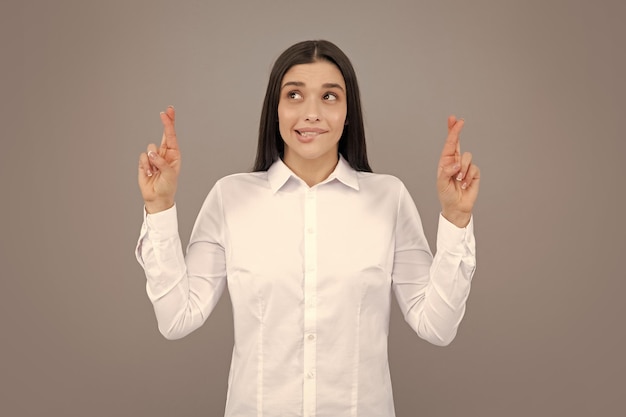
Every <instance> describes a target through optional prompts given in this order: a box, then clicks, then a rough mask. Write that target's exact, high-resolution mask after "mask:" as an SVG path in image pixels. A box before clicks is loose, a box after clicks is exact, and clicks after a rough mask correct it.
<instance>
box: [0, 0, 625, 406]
mask: <svg viewBox="0 0 626 417" xmlns="http://www.w3.org/2000/svg"><path fill="white" fill-rule="evenodd" d="M625 5H626V3H625V2H623V1H619V0H616V1H606V0H605V1H593V2H591V1H555V0H545V1H532V0H529V1H522V0H519V1H510V0H509V1H496V0H493V1H487V0H479V1H472V2H466V1H417V0H415V1H398V0H394V1H386V2H382V1H381V2H378V1H371V2H367V1H349V0H336V1H321V0H320V1H300V0H289V1H284V0H280V1H266V2H261V1H230V2H226V1H223V2H221V1H199V0H198V1H147V0H145V1H133V0H129V1H119V0H115V1H106V2H104V1H99V2H95V1H78V0H76V1H69V0H56V1H55V0H51V1H34V0H33V1H27V2H21V1H13V0H8V1H7V0H4V1H3V2H2V7H1V8H0V12H1V13H0V23H1V24H0V34H1V35H2V46H1V48H2V49H1V50H2V63H1V65H0V71H1V72H2V74H1V77H0V83H1V84H0V86H1V90H0V94H1V96H0V97H1V100H0V102H1V104H0V106H1V107H0V115H1V116H0V117H1V118H2V124H1V127H2V129H1V130H0V134H1V141H2V142H1V147H0V175H1V177H0V178H1V183H0V186H1V189H2V192H1V194H0V195H1V197H0V198H1V202H0V210H1V215H0V227H1V228H0V230H1V246H0V250H1V252H0V267H1V268H0V271H1V279H0V298H1V299H0V331H1V335H2V336H1V337H2V339H1V342H0V349H1V351H0V384H1V387H0V414H2V415H3V416H11V417H13V416H43V415H46V416H94V417H99V416H122V417H123V416H151V417H158V416H172V415H175V416H189V417H193V416H220V415H222V414H223V410H224V404H225V400H226V388H227V387H226V384H227V375H228V366H229V362H230V354H231V349H232V343H233V340H232V337H233V336H232V315H231V310H230V308H231V305H230V301H229V299H228V296H227V295H225V296H224V297H223V298H222V300H221V301H220V303H219V305H218V307H217V309H216V311H215V312H214V314H213V315H212V316H211V317H209V319H208V320H207V322H206V323H205V325H204V326H203V327H202V328H200V329H199V330H197V331H196V332H194V333H193V334H192V335H190V336H188V337H186V338H184V339H182V340H179V341H173V342H172V341H167V340H165V339H164V338H163V337H162V336H161V335H160V334H159V333H158V331H157V326H156V320H155V318H154V314H153V311H152V307H151V305H150V303H149V301H148V298H147V296H146V294H145V278H144V276H143V271H142V270H141V268H140V267H139V265H138V264H137V263H136V261H135V258H134V248H135V243H136V239H137V237H138V233H139V228H140V225H141V221H142V200H141V197H140V194H139V189H138V186H137V160H138V156H139V153H140V152H143V151H144V150H145V148H146V146H147V144H148V143H149V142H158V141H160V138H161V124H160V120H159V111H161V110H163V109H164V108H165V107H166V106H167V105H169V104H173V105H175V106H176V109H177V128H178V129H177V130H178V135H179V141H180V145H181V149H182V156H183V167H182V174H181V178H180V186H179V193H178V197H177V204H178V211H179V220H180V230H181V237H182V239H183V242H184V243H185V244H186V242H187V241H188V239H189V234H190V232H191V227H192V225H193V222H194V220H195V217H196V214H197V212H198V210H199V208H200V205H201V203H202V201H203V200H204V198H205V196H206V194H207V193H208V191H209V190H210V188H211V187H212V185H213V184H214V182H215V181H216V180H217V179H218V178H220V177H222V176H224V175H227V174H230V173H234V172H241V171H249V170H250V169H251V167H252V162H253V158H254V154H255V149H256V140H257V129H258V122H259V116H260V111H261V104H262V99H263V95H264V93H265V88H266V83H267V78H268V75H269V72H270V68H271V65H272V63H273V61H274V60H275V59H276V57H277V56H278V55H279V54H280V53H281V52H282V51H283V50H284V49H285V48H287V47H288V46H289V45H291V44H293V43H295V42H298V41H301V40H306V39H328V40H331V41H332V42H334V43H336V44H337V45H338V46H339V47H340V48H342V49H343V50H344V51H345V52H346V54H347V55H348V56H349V57H350V58H351V60H352V62H353V64H354V66H355V69H356V71H357V75H358V77H359V83H360V87H361V91H362V99H363V107H364V113H365V123H366V131H367V138H368V152H369V157H370V162H371V164H372V167H373V169H374V170H375V171H376V172H381V173H390V174H394V175H396V176H398V177H400V178H401V179H402V180H403V181H404V182H405V183H406V184H407V187H408V189H409V191H410V192H411V194H412V196H413V198H414V199H415V201H416V204H417V206H418V209H419V211H420V213H421V216H422V220H423V222H424V227H425V230H426V232H427V236H428V238H429V240H430V242H431V246H432V247H433V248H434V242H435V233H436V221H437V215H438V212H439V206H438V201H437V197H436V192H435V172H436V164H437V159H438V156H439V153H440V152H441V147H442V145H443V141H444V139H445V136H446V118H447V116H448V115H449V114H456V115H458V116H460V117H464V118H465V119H466V126H465V129H464V131H463V134H462V138H461V146H462V150H469V151H471V152H472V153H473V154H474V160H475V162H476V163H477V164H478V165H479V166H480V168H481V170H482V181H481V191H480V195H479V201H478V203H477V205H476V207H475V226H476V238H477V245H478V269H477V272H476V275H475V276H474V281H473V287H472V292H471V295H470V299H469V303H468V308H467V313H466V316H465V319H464V321H463V323H462V325H461V327H460V330H459V333H458V336H457V339H456V340H455V341H454V342H453V343H452V345H451V346H449V347H446V348H437V347H434V346H431V345H429V344H427V343H426V342H424V341H422V340H420V339H419V338H418V337H417V336H416V335H415V334H414V333H413V332H412V330H411V329H410V328H409V326H408V325H406V324H405V323H404V321H403V319H402V317H401V315H400V314H399V310H398V309H397V306H396V304H395V300H394V301H393V305H394V309H393V315H392V319H391V325H390V326H391V327H390V337H389V345H390V349H389V356H390V364H391V373H392V380H393V386H394V398H395V402H396V412H397V415H398V416H399V417H412V416H429V417H444V416H445V417H451V416H464V417H468V416H477V417H479V416H480V417H482V416H488V417H489V416H512V417H516V416H520V417H521V416H529V415H532V416H590V415H594V416H617V415H623V414H622V413H623V412H624V405H623V404H624V403H623V399H624V393H625V392H626V384H625V382H624V372H625V371H626V364H625V357H624V352H626V326H625V325H624V318H625V317H626V302H624V293H626V282H625V278H626V274H625V273H624V267H623V262H624V258H625V256H626V250H625V249H626V244H625V241H624V236H625V232H626V228H625V226H624V212H625V211H624V207H625V202H626V200H625V196H624V195H625V192H624V191H625V190H626V187H625V186H624V177H625V176H624V172H625V171H626V169H625V168H624V157H625V156H626V146H625V145H624V135H623V125H624V122H623V120H622V119H623V117H624V113H625V110H626V106H625V105H624V103H625V102H624V97H626V82H625V80H624V74H625V73H626V57H625V56H624V40H625V39H626V25H624V21H625V20H626V6H625Z"/></svg>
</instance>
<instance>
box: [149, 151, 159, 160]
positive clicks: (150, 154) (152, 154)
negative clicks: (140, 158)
mask: <svg viewBox="0 0 626 417" xmlns="http://www.w3.org/2000/svg"><path fill="white" fill-rule="evenodd" d="M148 157H149V158H150V159H156V157H157V154H156V152H154V151H150V152H148Z"/></svg>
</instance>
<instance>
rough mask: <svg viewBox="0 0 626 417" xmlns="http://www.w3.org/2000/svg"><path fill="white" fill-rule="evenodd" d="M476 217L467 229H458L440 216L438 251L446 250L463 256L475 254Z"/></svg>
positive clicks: (471, 219)
mask: <svg viewBox="0 0 626 417" xmlns="http://www.w3.org/2000/svg"><path fill="white" fill-rule="evenodd" d="M475 245H476V244H475V240H474V216H472V217H470V221H469V223H468V224H467V226H465V227H458V226H456V225H455V224H454V223H451V222H450V221H448V220H447V219H446V218H445V217H443V215H442V214H439V227H438V229H437V251H440V250H444V251H446V252H450V253H457V254H461V255H466V254H472V255H473V254H475V253H476V250H475Z"/></svg>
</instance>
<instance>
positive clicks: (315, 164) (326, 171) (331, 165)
mask: <svg viewBox="0 0 626 417" xmlns="http://www.w3.org/2000/svg"><path fill="white" fill-rule="evenodd" d="M283 162H284V163H285V165H287V166H288V167H289V169H291V170H292V171H293V172H294V173H295V174H296V175H297V176H298V177H300V178H301V179H302V180H303V181H304V182H306V184H307V185H308V186H309V187H313V186H314V185H317V184H319V183H320V182H322V181H324V180H325V179H326V178H328V176H329V175H330V174H331V173H332V172H333V171H334V170H335V167H336V166H337V162H339V155H338V154H331V155H329V157H327V158H316V159H301V158H297V157H292V156H291V155H289V154H287V153H286V154H285V157H284V158H283Z"/></svg>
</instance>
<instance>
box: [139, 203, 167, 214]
mask: <svg viewBox="0 0 626 417" xmlns="http://www.w3.org/2000/svg"><path fill="white" fill-rule="evenodd" d="M144 206H145V208H146V212H147V213H148V214H155V213H158V212H160V211H165V210H169V209H171V208H172V207H174V201H144Z"/></svg>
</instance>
